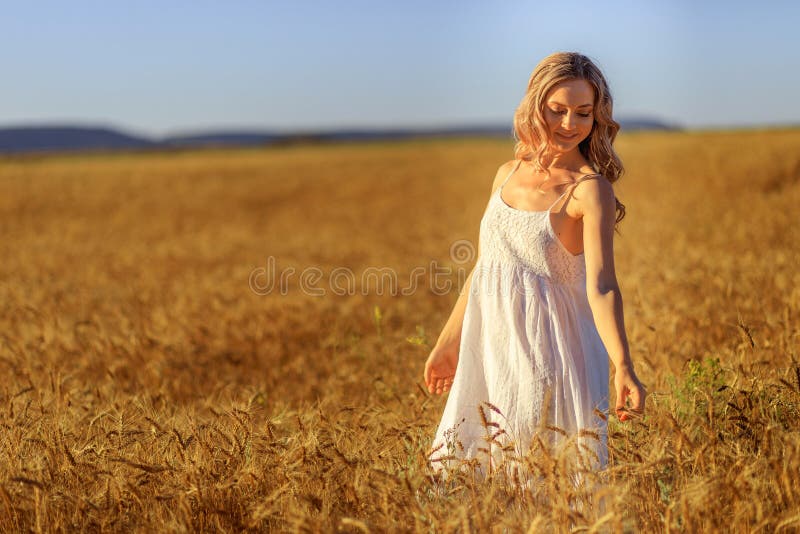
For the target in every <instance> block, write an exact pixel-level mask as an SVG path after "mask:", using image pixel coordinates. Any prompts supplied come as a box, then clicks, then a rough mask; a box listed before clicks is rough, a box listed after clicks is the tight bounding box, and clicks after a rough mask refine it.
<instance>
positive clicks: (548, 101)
mask: <svg viewBox="0 0 800 534" xmlns="http://www.w3.org/2000/svg"><path fill="white" fill-rule="evenodd" d="M593 103H594V88H593V87H592V86H591V84H589V82H587V81H586V80H583V79H581V80H568V81H564V82H561V83H559V84H557V85H556V86H555V87H553V88H552V89H550V92H549V93H548V94H547V96H546V97H545V106H544V119H545V122H546V124H547V129H548V133H549V135H550V145H551V146H552V147H553V148H554V149H555V150H556V151H558V152H568V151H570V150H572V149H574V148H576V147H577V146H578V144H580V142H581V141H583V140H584V139H586V138H587V137H588V136H589V134H590V133H591V131H592V125H593V124H594V108H593V107H592V106H593Z"/></svg>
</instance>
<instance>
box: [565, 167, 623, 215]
mask: <svg viewBox="0 0 800 534" xmlns="http://www.w3.org/2000/svg"><path fill="white" fill-rule="evenodd" d="M573 196H574V197H575V199H576V200H577V201H578V204H579V205H580V210H581V212H582V213H583V214H584V215H586V214H588V213H600V212H603V211H609V210H610V211H611V212H613V211H614V210H615V209H616V197H615V195H614V188H613V187H612V186H611V182H609V181H608V179H606V177H605V176H603V175H602V174H591V175H588V176H584V177H582V178H581V179H580V180H578V182H577V184H576V185H575V187H574V189H573Z"/></svg>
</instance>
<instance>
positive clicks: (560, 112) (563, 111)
mask: <svg viewBox="0 0 800 534" xmlns="http://www.w3.org/2000/svg"><path fill="white" fill-rule="evenodd" d="M550 111H552V112H553V113H555V114H556V115H563V114H564V113H566V111H565V110H563V109H562V110H560V111H556V110H554V109H551V110H550ZM590 115H591V113H578V116H579V117H589V116H590Z"/></svg>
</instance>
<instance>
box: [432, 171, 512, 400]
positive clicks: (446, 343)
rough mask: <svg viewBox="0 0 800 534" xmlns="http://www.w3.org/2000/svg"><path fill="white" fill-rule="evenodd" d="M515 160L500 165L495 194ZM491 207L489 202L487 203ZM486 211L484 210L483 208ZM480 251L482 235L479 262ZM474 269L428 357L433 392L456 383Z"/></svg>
mask: <svg viewBox="0 0 800 534" xmlns="http://www.w3.org/2000/svg"><path fill="white" fill-rule="evenodd" d="M514 163H515V162H514V160H511V161H509V162H506V163H504V164H503V165H501V166H500V168H499V169H497V174H496V175H495V178H494V182H492V192H491V194H492V195H493V194H494V192H495V190H496V189H497V188H498V187H499V186H500V184H501V183H502V181H503V180H505V178H506V176H507V175H508V173H509V172H510V171H511V168H512V165H513V164H514ZM487 207H488V204H487ZM484 213H485V210H484ZM480 255H481V246H480V239H479V240H478V255H477V256H476V258H475V260H476V264H477V260H478V258H480ZM474 272H475V267H473V268H472V270H471V271H470V273H469V276H467V279H466V280H465V281H464V287H463V288H462V289H461V293H460V294H459V296H458V300H456V304H455V306H453V311H452V312H451V313H450V317H449V318H448V319H447V322H446V323H445V325H444V328H442V332H441V333H440V334H439V338H438V339H437V340H436V345H434V347H433V350H431V353H430V355H429V356H428V360H427V361H426V362H425V371H424V378H425V385H426V386H427V387H428V391H429V392H430V393H436V394H441V393H444V392H446V391H448V390H449V389H450V386H451V385H452V383H453V378H454V377H455V374H456V367H457V365H458V356H459V355H458V351H459V348H460V346H461V328H462V326H463V325H464V314H465V312H466V309H467V300H468V298H469V292H470V288H471V287H472V275H473V273H474Z"/></svg>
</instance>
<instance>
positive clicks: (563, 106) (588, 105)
mask: <svg viewBox="0 0 800 534" xmlns="http://www.w3.org/2000/svg"><path fill="white" fill-rule="evenodd" d="M550 103H551V104H553V105H556V106H561V107H562V108H568V107H569V106H567V105H566V104H562V103H561V102H550ZM591 107H593V106H592V105H591V104H581V105H580V106H578V108H591Z"/></svg>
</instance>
